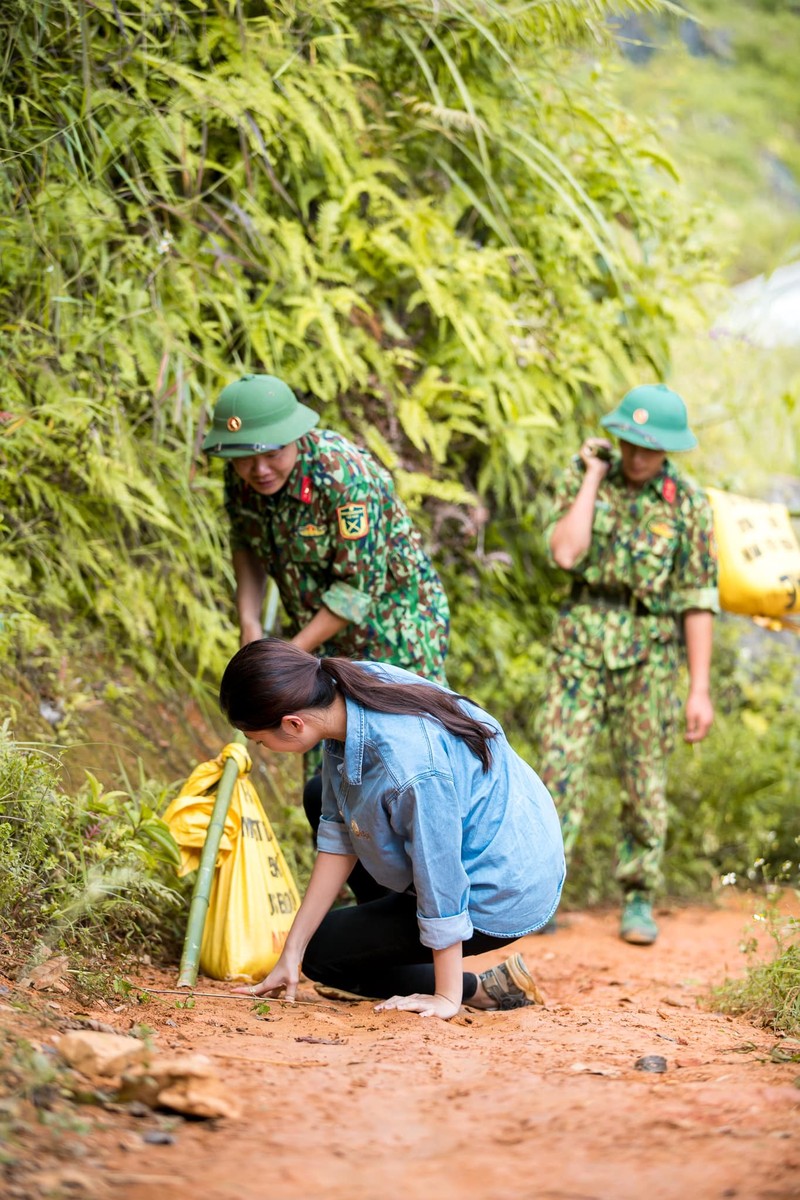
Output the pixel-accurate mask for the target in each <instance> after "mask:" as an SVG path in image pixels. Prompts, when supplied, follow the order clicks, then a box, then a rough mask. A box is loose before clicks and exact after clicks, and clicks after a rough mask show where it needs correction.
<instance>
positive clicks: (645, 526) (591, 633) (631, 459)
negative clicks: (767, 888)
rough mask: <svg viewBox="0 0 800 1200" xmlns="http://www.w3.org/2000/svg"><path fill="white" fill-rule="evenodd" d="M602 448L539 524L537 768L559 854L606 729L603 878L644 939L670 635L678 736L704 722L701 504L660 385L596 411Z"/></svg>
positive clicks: (660, 815)
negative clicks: (542, 612)
mask: <svg viewBox="0 0 800 1200" xmlns="http://www.w3.org/2000/svg"><path fill="white" fill-rule="evenodd" d="M600 424H601V425H603V426H604V427H605V428H606V429H607V430H608V431H609V432H610V433H612V434H614V435H615V436H616V437H617V438H618V439H619V443H620V445H619V453H613V452H612V447H611V444H610V443H609V442H607V441H606V440H605V439H603V438H589V439H587V441H586V442H584V444H583V446H582V447H581V449H580V453H579V455H578V456H576V458H575V459H574V460H573V462H572V464H571V466H570V467H569V468H568V470H567V471H566V472H565V474H564V476H563V478H562V479H561V481H560V483H559V485H558V488H557V491H556V496H555V502H554V511H553V514H552V518H551V521H550V523H549V525H548V527H547V530H546V538H547V544H548V547H549V550H550V553H551V555H552V558H553V561H554V562H555V563H556V565H557V566H559V567H562V568H563V569H564V570H566V571H569V572H570V573H571V575H572V577H573V583H572V590H571V593H570V596H569V599H568V602H567V605H566V607H565V608H564V609H563V610H562V612H561V614H560V616H559V619H558V622H557V625H556V629H555V634H554V637H553V642H552V647H551V662H550V672H551V674H550V677H549V678H550V683H549V688H548V694H547V696H546V699H545V703H544V708H543V711H542V714H541V721H542V725H541V728H542V765H541V775H542V778H543V779H544V782H545V784H546V785H547V787H548V788H549V789H550V791H551V793H552V795H553V798H554V799H555V801H556V804H557V806H558V808H559V811H560V813H561V820H562V826H563V832H564V842H565V848H566V852H567V855H568V856H569V853H570V851H571V849H572V847H573V846H574V844H575V841H576V838H577V835H578V831H579V829H580V825H581V820H582V818H583V813H584V809H585V804H586V777H585V776H586V766H587V762H588V759H589V753H590V750H591V746H592V743H593V741H594V739H595V737H596V735H597V733H598V732H599V730H600V729H601V727H602V726H604V725H605V726H607V727H608V730H609V733H610V737H611V744H612V750H613V753H614V757H615V759H616V762H617V764H618V769H619V772H620V775H621V778H622V782H623V784H624V788H625V792H626V798H625V800H624V801H623V807H622V813H621V826H622V829H621V835H622V836H621V840H620V844H619V848H618V863H617V870H616V878H617V880H618V882H619V883H620V885H621V887H622V890H623V893H624V908H623V913H622V923H621V927H620V935H621V937H622V938H624V939H625V941H628V942H633V943H635V944H638V945H650V944H651V943H652V942H654V941H655V940H656V937H657V935H658V927H657V925H656V922H655V920H654V919H653V910H652V897H653V893H654V891H655V889H656V888H657V887H658V885H659V883H660V880H661V860H662V857H663V853H664V841H665V837H666V831H667V804H666V764H667V758H668V755H669V753H670V751H671V749H672V746H673V744H674V738H675V730H676V725H677V717H678V711H679V701H678V698H677V694H676V685H677V674H678V666H679V650H680V643H681V641H683V642H684V643H685V647H686V658H687V663H688V669H689V695H688V699H687V701H686V709H685V716H686V728H685V733H684V737H685V739H686V741H687V742H699V741H701V740H702V739H703V738H704V737H705V736H706V734H707V733H708V731H709V729H710V727H711V723H712V721H713V719H714V710H713V707H712V703H711V697H710V690H709V671H710V664H711V645H712V636H713V631H712V621H713V614H714V613H715V612H718V611H719V604H718V596H717V566H716V557H715V552H714V543H713V530H712V519H711V510H710V506H709V504H708V502H707V500H706V498H705V495H704V493H703V492H702V491H700V490H699V489H698V488H697V487H695V486H694V485H693V484H692V483H690V482H689V481H688V480H687V479H686V478H684V476H682V475H680V474H679V473H678V471H677V470H676V469H675V467H674V466H673V465H672V463H671V462H670V461H669V459H668V458H667V453H668V452H670V451H678V450H691V449H692V448H693V447H694V446H696V445H697V439H696V438H695V436H694V434H693V433H692V432H691V430H690V429H689V425H688V420H687V415H686V406H685V405H684V403H683V400H682V399H681V397H680V396H678V395H677V394H676V393H675V392H673V391H670V389H669V388H667V387H665V386H664V385H663V384H657V385H648V386H645V387H637V388H634V389H633V391H630V392H628V394H627V395H626V396H625V397H624V399H623V400H622V402H621V404H620V405H619V406H618V407H617V408H616V409H615V410H614V411H613V412H611V413H609V414H608V415H607V416H606V417H604V418H603V419H602V420H601V422H600Z"/></svg>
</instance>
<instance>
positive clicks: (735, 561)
mask: <svg viewBox="0 0 800 1200" xmlns="http://www.w3.org/2000/svg"><path fill="white" fill-rule="evenodd" d="M707 491H708V496H709V499H710V501H711V507H712V509H713V512H714V533H715V535H716V539H717V546H718V548H719V598H720V604H721V606H722V608H724V609H725V610H726V611H727V612H733V613H745V614H746V615H748V616H752V617H768V618H772V619H774V620H775V621H777V622H778V623H784V622H785V623H786V624H793V623H792V622H791V621H788V620H787V618H790V617H791V615H792V614H793V613H794V614H796V613H800V545H798V543H797V538H796V536H795V532H794V529H793V528H792V523H791V521H790V519H789V511H788V509H787V508H786V506H785V505H783V504H769V503H767V502H766V501H764V500H750V499H748V498H747V497H746V496H735V495H732V494H731V493H730V492H721V491H718V490H717V489H716V488H708V489H707Z"/></svg>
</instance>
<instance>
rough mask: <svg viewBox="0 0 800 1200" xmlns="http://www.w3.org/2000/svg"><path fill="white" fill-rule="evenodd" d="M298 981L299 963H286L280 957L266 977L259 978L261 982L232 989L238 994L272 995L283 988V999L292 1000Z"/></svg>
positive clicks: (295, 993)
mask: <svg viewBox="0 0 800 1200" xmlns="http://www.w3.org/2000/svg"><path fill="white" fill-rule="evenodd" d="M299 982H300V964H299V963H287V962H284V961H283V959H282V958H281V959H279V960H278V962H277V963H276V964H275V966H274V967H273V968H272V970H271V971H270V973H269V975H267V977H266V979H262V980H261V983H257V984H255V985H254V986H253V987H237V988H234V989H233V991H234V992H237V993H238V995H240V996H272V995H274V994H275V992H280V991H282V990H283V989H284V988H285V989H286V995H285V996H284V999H285V1000H290V1001H293V1000H294V998H295V996H296V995H297V986H298V984H299Z"/></svg>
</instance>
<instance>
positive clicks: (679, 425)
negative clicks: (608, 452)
mask: <svg viewBox="0 0 800 1200" xmlns="http://www.w3.org/2000/svg"><path fill="white" fill-rule="evenodd" d="M600 424H601V425H602V426H603V428H604V429H607V430H608V432H609V433H613V434H614V436H615V437H618V438H620V440H621V441H623V442H631V443H632V444H633V445H634V446H644V448H645V449H646V450H663V451H667V452H669V451H670V450H692V449H694V447H695V446H696V445H697V438H696V437H695V436H694V434H693V433H692V431H691V429H690V428H689V418H688V416H687V415H686V405H685V404H684V402H683V400H682V399H681V397H680V396H679V395H678V393H677V392H673V391H672V390H671V389H670V388H668V387H667V386H666V385H665V384H663V383H648V384H644V385H643V386H642V387H635V388H633V390H632V391H630V392H628V394H627V395H626V396H624V397H623V399H622V401H621V402H620V404H619V405H618V406H617V407H616V408H615V409H614V411H613V412H610V413H608V415H607V416H605V417H603V418H602V419H601V421H600Z"/></svg>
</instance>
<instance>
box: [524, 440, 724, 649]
mask: <svg viewBox="0 0 800 1200" xmlns="http://www.w3.org/2000/svg"><path fill="white" fill-rule="evenodd" d="M583 471H584V468H583V463H582V462H581V460H580V458H575V459H573V461H572V463H571V464H570V466H569V468H568V469H567V470H566V471H565V472H564V474H563V476H562V477H561V479H560V480H559V482H558V485H557V487H556V492H555V497H554V500H553V508H552V513H551V515H550V519H549V521H548V523H547V526H546V528H545V538H546V541H547V547H548V552H549V549H550V538H551V536H552V533H553V529H554V528H555V525H556V523H557V522H558V521H559V520H560V519H561V517H563V516H564V515H565V514H566V513H567V512H568V511H569V509H570V507H571V505H572V503H573V501H574V500H575V497H576V495H577V494H578V489H579V488H580V485H581V482H582V479H583ZM570 573H571V575H572V576H573V578H575V579H576V580H577V581H578V582H579V583H584V584H586V585H587V587H586V590H585V594H584V595H583V596H580V597H578V599H577V601H576V602H571V603H569V604H568V605H567V606H566V607H565V609H564V610H562V613H561V616H560V618H559V621H558V623H557V626H556V630H555V636H554V648H555V650H556V652H557V653H559V654H560V655H563V656H564V657H565V658H572V659H574V660H575V661H576V662H577V663H582V664H585V665H587V666H599V665H600V664H601V663H603V662H604V663H605V664H606V666H608V667H611V668H618V667H627V666H632V665H633V664H634V663H639V662H643V661H645V660H646V659H648V658H649V657H650V654H651V652H652V650H653V647H654V645H657V644H661V645H663V644H664V643H668V642H672V641H675V640H676V638H677V637H678V635H679V626H678V618H679V617H680V616H681V615H682V614H683V613H685V612H686V611H688V610H689V609H705V610H708V611H710V612H719V599H718V593H717V559H716V550H715V546H714V533H713V523H712V515H711V506H710V504H709V502H708V499H707V498H706V495H705V493H704V492H703V491H702V490H701V489H700V488H698V487H697V486H696V485H695V484H693V483H691V482H690V481H689V480H688V479H686V478H685V477H684V476H683V475H681V474H680V473H679V472H678V471H677V470H676V469H675V467H674V466H673V465H672V463H671V462H670V461H669V459H667V460H666V461H665V463H664V467H663V469H662V471H661V472H660V473H659V474H658V475H657V476H656V477H655V478H654V479H652V480H650V482H649V483H647V484H645V486H644V487H643V488H641V490H639V491H635V490H632V489H630V488H628V487H627V485H626V483H625V479H624V477H623V474H622V467H621V462H620V459H619V457H618V456H617V455H615V456H614V458H613V459H612V463H611V467H610V469H609V471H608V473H607V474H606V476H605V478H604V479H603V480H602V481H601V483H600V487H599V489H598V492H597V500H596V502H595V510H594V521H593V524H592V541H591V545H590V547H589V549H588V550H587V552H586V554H585V555H584V557H583V559H582V560H581V562H579V563H578V564H577V565H576V566H575V567H574V568H573V570H572V571H571V572H570ZM592 589H599V596H598V599H597V600H593V598H592V594H591V593H592ZM624 589H628V590H629V591H630V594H631V603H630V604H629V605H628V606H627V607H626V606H625V605H620V606H619V607H617V606H615V605H608V604H605V603H604V602H603V599H602V595H603V591H605V592H606V593H608V592H612V593H613V592H620V591H622V590H624ZM637 602H638V603H637ZM642 609H644V610H646V611H645V613H644V615H642V614H641V610H642ZM636 610H639V611H638V613H637V611H636Z"/></svg>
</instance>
